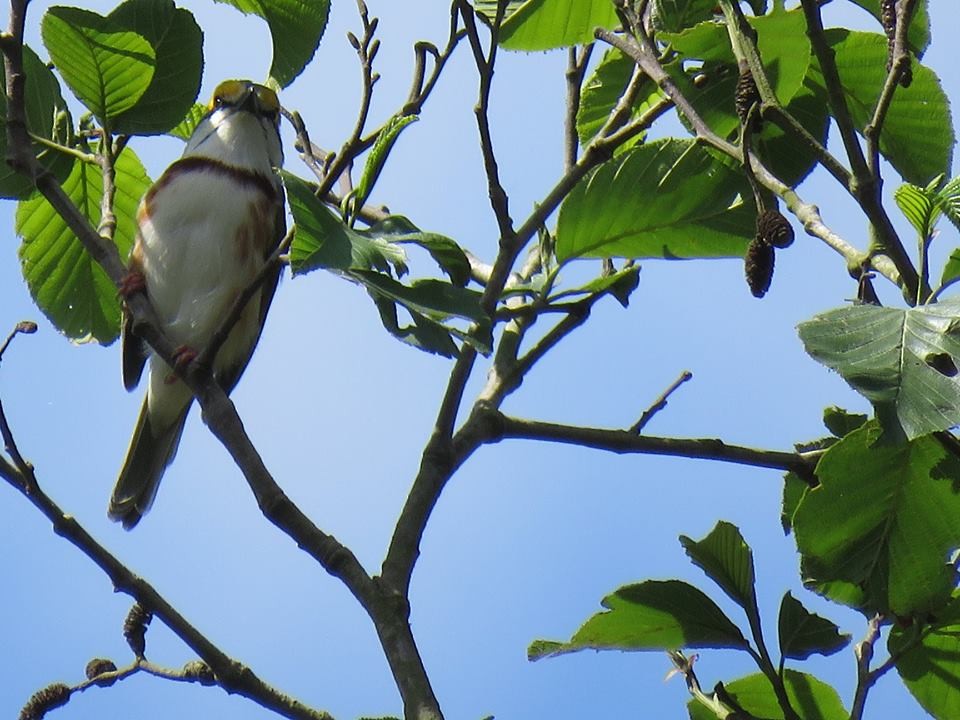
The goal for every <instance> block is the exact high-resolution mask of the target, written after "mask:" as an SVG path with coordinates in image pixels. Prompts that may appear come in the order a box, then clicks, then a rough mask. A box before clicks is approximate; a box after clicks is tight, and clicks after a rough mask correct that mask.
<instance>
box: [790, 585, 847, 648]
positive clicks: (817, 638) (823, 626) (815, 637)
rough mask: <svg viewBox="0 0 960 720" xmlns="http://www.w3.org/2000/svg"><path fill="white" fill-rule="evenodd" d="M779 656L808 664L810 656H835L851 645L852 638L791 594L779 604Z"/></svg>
mask: <svg viewBox="0 0 960 720" xmlns="http://www.w3.org/2000/svg"><path fill="white" fill-rule="evenodd" d="M778 627H779V631H780V652H781V653H783V656H784V657H787V658H792V659H794V660H806V659H807V658H808V657H810V656H811V655H814V654H816V655H833V654H834V653H835V652H839V651H840V650H842V649H843V648H845V647H846V646H847V645H848V644H849V643H850V636H849V635H848V634H845V633H841V632H840V628H838V627H837V626H836V625H835V624H833V623H832V622H830V621H829V620H827V619H826V618H822V617H820V616H819V615H817V614H815V613H812V612H810V611H809V610H807V609H806V608H805V607H804V606H803V604H802V603H801V602H800V601H799V600H797V599H796V598H795V597H793V595H791V594H790V593H789V592H787V593H786V594H784V596H783V600H782V601H781V602H780V619H779V623H778Z"/></svg>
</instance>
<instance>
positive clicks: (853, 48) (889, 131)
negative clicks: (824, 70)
mask: <svg viewBox="0 0 960 720" xmlns="http://www.w3.org/2000/svg"><path fill="white" fill-rule="evenodd" d="M826 38H827V40H828V42H829V43H830V46H831V47H832V48H833V50H834V52H835V53H836V63H837V70H838V71H839V73H840V83H841V85H842V87H843V91H844V93H845V94H846V96H847V104H848V105H849V107H850V114H851V116H852V117H853V122H854V124H855V125H856V126H857V127H859V128H864V127H866V126H867V124H868V123H869V122H870V119H871V118H872V116H873V110H874V107H875V105H876V103H877V98H878V97H879V96H880V91H881V89H882V88H883V84H884V82H885V81H886V77H887V73H886V63H887V39H886V38H885V37H884V36H882V35H877V34H875V33H864V32H853V31H850V30H843V29H836V28H835V29H831V30H827V32H826ZM819 83H820V84H821V85H822V79H820V80H819ZM954 140H955V138H954V132H953V123H952V121H951V116H950V105H949V102H948V100H947V96H946V94H945V93H944V92H943V88H942V87H941V85H940V80H939V79H938V78H937V76H936V74H935V73H934V72H933V71H932V70H930V69H929V68H927V67H925V66H923V65H921V64H920V63H918V62H915V63H913V82H912V83H911V84H910V87H908V88H898V89H897V92H896V94H895V95H894V96H893V102H892V103H891V105H890V109H889V111H888V112H887V116H886V120H885V122H884V124H883V131H882V132H881V134H880V152H881V153H883V155H884V157H886V158H887V160H889V161H890V164H891V165H893V167H894V168H896V170H897V172H899V173H900V175H901V176H902V177H903V179H904V180H907V181H908V182H912V183H915V184H917V185H925V184H926V183H927V182H929V181H930V179H931V178H934V177H936V176H937V175H939V174H940V173H942V172H945V171H946V170H947V169H948V168H949V167H950V158H951V156H952V154H953V145H954Z"/></svg>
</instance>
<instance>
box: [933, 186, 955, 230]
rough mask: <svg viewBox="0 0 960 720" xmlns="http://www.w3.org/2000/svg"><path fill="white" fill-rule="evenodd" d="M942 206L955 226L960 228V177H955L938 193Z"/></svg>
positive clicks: (944, 212)
mask: <svg viewBox="0 0 960 720" xmlns="http://www.w3.org/2000/svg"><path fill="white" fill-rule="evenodd" d="M937 199H938V200H939V201H940V208H941V210H943V214H944V215H946V216H947V219H948V220H949V221H950V222H952V223H953V225H954V227H956V228H957V229H958V230H960V177H955V178H953V179H952V180H950V181H949V182H948V183H947V184H946V185H944V186H943V187H942V188H940V192H938V193H937Z"/></svg>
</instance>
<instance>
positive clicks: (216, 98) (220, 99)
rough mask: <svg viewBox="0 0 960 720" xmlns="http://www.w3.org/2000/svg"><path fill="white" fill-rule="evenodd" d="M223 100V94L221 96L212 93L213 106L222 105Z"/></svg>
mask: <svg viewBox="0 0 960 720" xmlns="http://www.w3.org/2000/svg"><path fill="white" fill-rule="evenodd" d="M223 102H224V100H223V96H222V95H214V96H213V106H214V107H223Z"/></svg>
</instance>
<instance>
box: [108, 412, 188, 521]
mask: <svg viewBox="0 0 960 720" xmlns="http://www.w3.org/2000/svg"><path fill="white" fill-rule="evenodd" d="M189 410H190V404H189V403H187V406H186V407H185V408H184V409H183V411H182V412H181V413H180V415H179V416H177V418H176V420H175V421H174V422H173V423H172V424H171V425H169V426H166V427H161V428H155V427H153V424H154V423H151V422H150V413H149V411H148V409H147V399H146V398H144V400H143V405H142V406H141V408H140V417H139V418H138V419H137V426H136V428H135V429H134V431H133V437H132V438H131V439H130V448H129V449H128V450H127V458H126V460H125V461H124V463H123V468H122V469H121V470H120V477H118V478H117V484H116V485H114V487H113V495H112V496H111V497H110V507H109V509H108V510H107V515H108V516H109V517H110V519H111V520H116V521H118V522H121V523H123V527H124V529H125V530H130V529H131V528H132V527H133V526H134V525H136V524H137V523H138V522H140V518H142V517H143V516H144V514H146V512H147V510H149V509H150V506H151V505H152V504H153V498H154V497H156V494H157V488H158V487H159V486H160V479H161V478H162V477H163V471H164V470H166V468H167V465H169V464H170V463H171V462H172V461H173V458H174V456H175V455H176V454H177V446H178V445H179V444H180V435H181V434H182V433H183V424H184V422H185V421H186V419H187V412H188V411H189Z"/></svg>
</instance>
